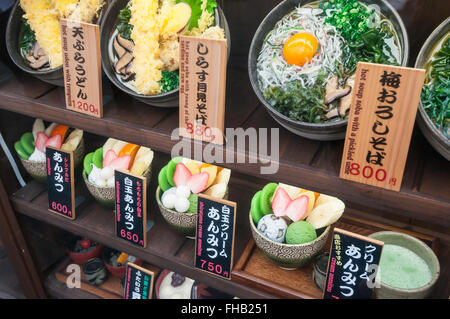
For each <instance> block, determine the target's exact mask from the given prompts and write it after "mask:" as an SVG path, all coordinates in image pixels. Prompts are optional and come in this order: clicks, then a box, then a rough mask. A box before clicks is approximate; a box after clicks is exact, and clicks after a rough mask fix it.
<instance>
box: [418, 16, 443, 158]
mask: <svg viewBox="0 0 450 319" xmlns="http://www.w3.org/2000/svg"><path fill="white" fill-rule="evenodd" d="M449 31H450V17H449V18H447V19H446V20H445V21H444V22H442V23H441V24H440V25H439V26H438V27H437V28H436V29H435V30H434V31H433V33H431V35H430V36H429V37H428V39H427V40H426V41H425V43H424V45H423V46H422V49H421V50H420V52H419V55H418V56H417V59H416V64H415V65H414V67H416V68H419V69H425V68H426V63H427V60H428V59H429V57H430V55H431V54H432V53H433V49H434V47H435V45H436V44H437V42H438V41H439V40H441V39H442V37H443V36H445V34H447V33H448V32H449ZM418 113H419V114H418V116H417V124H418V125H419V127H420V129H421V131H422V133H423V135H425V138H426V139H427V140H428V142H429V143H430V144H431V146H433V147H434V149H435V150H436V151H437V152H439V154H441V155H442V156H444V157H445V158H446V159H447V160H448V161H450V140H449V139H448V138H447V137H446V136H445V135H444V134H443V133H442V132H441V131H440V130H438V129H437V127H436V126H435V125H434V124H433V122H432V121H431V119H430V118H429V117H428V114H427V112H425V109H424V108H423V105H422V102H420V104H419V112H418Z"/></svg>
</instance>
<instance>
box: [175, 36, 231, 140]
mask: <svg viewBox="0 0 450 319" xmlns="http://www.w3.org/2000/svg"><path fill="white" fill-rule="evenodd" d="M226 73H227V41H226V40H212V39H202V38H198V37H187V36H180V112H179V114H180V135H181V136H185V137H188V138H193V139H197V140H200V141H206V142H213V143H216V144H223V132H224V122H225V85H226Z"/></svg>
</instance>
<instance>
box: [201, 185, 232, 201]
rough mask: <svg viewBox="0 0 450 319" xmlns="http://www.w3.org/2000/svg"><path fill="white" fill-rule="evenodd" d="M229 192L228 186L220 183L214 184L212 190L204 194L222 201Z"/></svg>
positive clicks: (209, 189)
mask: <svg viewBox="0 0 450 319" xmlns="http://www.w3.org/2000/svg"><path fill="white" fill-rule="evenodd" d="M226 192H227V184H225V183H219V184H214V185H213V186H211V187H210V188H208V189H207V190H206V191H205V192H204V194H206V195H209V196H211V197H215V198H219V199H222V198H224V197H225V194H226Z"/></svg>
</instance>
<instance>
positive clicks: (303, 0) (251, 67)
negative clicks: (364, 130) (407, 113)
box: [248, 0, 409, 141]
mask: <svg viewBox="0 0 450 319" xmlns="http://www.w3.org/2000/svg"><path fill="white" fill-rule="evenodd" d="M310 2H314V1H311V0H285V1H283V2H281V3H280V4H279V5H277V6H276V7H275V8H274V9H272V11H270V12H269V14H268V15H267V16H266V17H265V18H264V20H263V21H262V22H261V24H260V25H259V27H258V29H257V30H256V32H255V35H254V37H253V40H252V44H251V46H250V52H249V57H248V72H249V76H250V82H251V84H252V86H253V90H254V91H255V93H256V95H257V96H258V98H259V100H260V101H261V103H262V104H263V105H264V107H265V108H266V110H267V111H268V112H269V114H270V115H271V116H272V117H273V118H274V119H275V121H277V122H278V123H279V124H280V125H281V126H283V127H284V128H286V129H287V130H289V131H291V132H293V133H295V134H297V135H300V136H303V137H306V138H309V139H313V140H320V141H332V140H340V139H344V137H345V132H346V128H347V122H348V120H341V121H336V122H328V123H317V124H316V123H308V122H300V121H295V120H292V119H291V118H289V117H287V116H285V115H283V114H281V113H280V112H278V111H277V110H275V109H274V108H273V107H272V105H270V104H269V103H268V102H267V101H266V100H265V99H264V97H263V95H262V92H261V90H260V88H259V83H258V77H257V70H256V65H257V59H258V55H259V52H260V51H261V47H262V44H263V42H264V39H265V38H266V35H267V34H268V33H269V32H270V31H271V30H272V29H273V28H274V27H275V24H276V23H277V22H278V21H280V20H281V19H282V18H283V17H284V16H285V15H287V14H288V13H290V12H292V11H293V10H294V9H295V8H296V7H298V6H302V5H305V4H307V3H310ZM361 2H364V3H367V4H375V5H377V6H378V7H379V8H380V11H381V13H383V14H384V15H385V16H386V17H387V18H389V19H390V20H391V21H392V24H393V25H394V28H395V31H396V32H397V34H398V38H399V42H400V48H401V57H402V61H401V64H402V65H403V66H406V65H407V63H408V56H409V42H408V35H407V33H406V28H405V26H404V24H403V21H402V20H401V18H400V16H399V15H398V13H397V11H396V10H395V9H394V8H393V7H392V6H391V5H390V4H389V3H388V2H387V1H385V0H361Z"/></svg>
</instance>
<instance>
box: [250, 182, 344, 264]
mask: <svg viewBox="0 0 450 319" xmlns="http://www.w3.org/2000/svg"><path fill="white" fill-rule="evenodd" d="M344 210H345V204H344V203H343V202H342V201H341V200H339V199H338V198H336V197H332V196H328V195H324V194H318V193H315V192H312V191H309V190H305V189H301V188H298V187H293V186H290V185H285V184H282V183H280V184H277V183H269V184H267V185H266V186H264V188H263V189H262V190H260V191H258V192H257V193H256V194H255V195H254V196H253V198H252V201H251V208H250V214H249V221H250V228H251V231H252V235H253V239H254V240H255V243H256V246H257V247H258V248H259V249H260V250H261V252H262V253H263V254H264V255H265V256H266V257H267V258H269V259H270V260H271V261H273V262H274V263H275V264H277V265H278V266H279V267H281V268H283V269H296V268H299V267H303V266H306V265H307V264H308V263H309V262H310V261H312V260H313V258H314V257H315V256H316V255H317V254H318V253H319V252H320V251H321V250H322V248H323V247H324V245H325V243H326V240H327V237H328V233H329V232H330V225H331V224H333V223H335V222H336V221H337V220H338V219H339V218H340V217H341V216H342V214H343V212H344Z"/></svg>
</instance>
